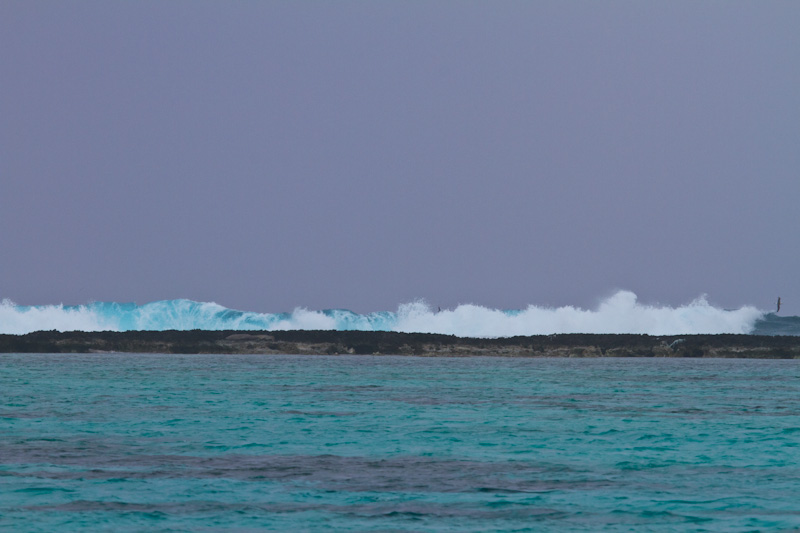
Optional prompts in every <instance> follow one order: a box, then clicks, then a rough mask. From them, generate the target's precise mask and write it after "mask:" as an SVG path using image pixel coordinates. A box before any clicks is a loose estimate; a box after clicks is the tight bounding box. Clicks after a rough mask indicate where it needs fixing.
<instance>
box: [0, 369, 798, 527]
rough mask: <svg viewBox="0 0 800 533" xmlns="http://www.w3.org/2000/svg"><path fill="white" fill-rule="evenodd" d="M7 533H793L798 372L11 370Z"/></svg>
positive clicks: (6, 384) (1, 429)
mask: <svg viewBox="0 0 800 533" xmlns="http://www.w3.org/2000/svg"><path fill="white" fill-rule="evenodd" d="M0 395H1V396H0V397H2V403H1V404H0V496H2V497H0V529H5V528H8V529H12V530H19V531H36V530H41V531H55V530H58V531H68V530H104V529H105V530H111V529H113V530H117V531H125V530H129V531H130V530H143V529H147V530H203V529H206V528H208V529H212V530H218V529H226V528H233V529H239V530H250V529H266V530H269V529H272V530H314V531H317V530H337V531H338V530H360V531H450V530H495V531H522V530H535V531H564V530H598V529H604V530H641V529H647V530H663V531H671V530H676V531H685V530H698V531H704V530H705V531H745V530H753V529H761V530H765V529H792V528H798V527H800V505H798V503H797V502H800V466H798V459H800V449H798V445H799V444H800V362H797V361H773V360H770V361H754V360H676V359H627V360H620V359H580V360H570V359H506V358H466V359H442V358H432V359H426V358H414V357H358V356H351V357H319V356H316V357H312V356H258V355H248V356H233V355H210V356H209V355H190V356H176V355H130V354H110V355H13V354H12V355H0Z"/></svg>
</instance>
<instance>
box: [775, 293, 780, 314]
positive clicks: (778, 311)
mask: <svg viewBox="0 0 800 533" xmlns="http://www.w3.org/2000/svg"><path fill="white" fill-rule="evenodd" d="M775 312H776V313H780V312H781V298H780V296H778V310H777V311H775Z"/></svg>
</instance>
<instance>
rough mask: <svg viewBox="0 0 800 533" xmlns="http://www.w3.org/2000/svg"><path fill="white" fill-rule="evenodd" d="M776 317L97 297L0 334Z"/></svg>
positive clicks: (655, 329)
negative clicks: (229, 304) (276, 309)
mask: <svg viewBox="0 0 800 533" xmlns="http://www.w3.org/2000/svg"><path fill="white" fill-rule="evenodd" d="M774 318H775V317H774V315H767V314H765V313H764V312H763V311H760V310H758V309H756V308H755V307H752V306H744V307H741V308H739V309H734V310H727V309H720V308H718V307H714V306H712V305H711V304H709V303H708V301H707V300H706V298H705V296H701V297H700V298H697V299H695V300H694V301H692V302H690V303H688V304H686V305H683V306H679V307H669V306H658V305H646V304H642V303H639V301H638V299H637V297H636V295H635V294H634V293H632V292H630V291H619V292H617V293H616V294H614V295H612V296H611V297H609V298H607V299H605V300H604V301H602V302H601V303H600V305H599V306H598V307H597V309H595V310H587V309H582V308H579V307H573V306H563V307H555V308H553V307H541V306H536V305H530V306H528V307H527V308H525V309H519V310H500V309H491V308H487V307H483V306H480V305H474V304H462V305H459V306H457V307H455V308H454V309H446V310H433V309H432V308H431V307H430V306H429V305H428V304H426V303H425V302H424V301H422V300H419V301H415V302H410V303H406V304H402V305H400V306H399V307H398V309H397V311H395V312H391V311H380V312H374V313H368V314H359V313H354V312H352V311H348V310H344V309H331V310H324V311H313V310H308V309H304V308H298V309H295V310H294V311H293V312H291V313H256V312H250V311H238V310H234V309H228V308H226V307H223V306H221V305H219V304H216V303H213V302H196V301H192V300H162V301H158V302H150V303H147V304H143V305H137V304H133V303H118V302H93V303H89V304H86V305H78V306H66V305H42V306H20V305H16V304H14V303H12V302H11V301H9V300H4V301H3V302H2V303H0V333H7V334H8V333H10V334H24V333H29V332H32V331H43V330H58V331H73V330H81V331H103V330H112V331H131V330H150V331H163V330H192V329H202V330H241V331H252V330H292V329H297V330H343V331H345V330H360V331H401V332H409V333H413V332H417V333H443V334H448V335H457V336H460V337H485V338H492V337H509V336H514V335H548V334H555V333H642V334H650V335H684V334H687V335H688V334H717V333H753V332H754V330H755V329H756V328H757V325H758V324H765V323H771V322H770V320H771V319H774ZM789 318H790V319H791V318H795V317H789ZM784 320H785V319H784ZM795 322H796V321H795ZM795 322H792V323H791V324H789V325H788V326H785V325H784V326H785V327H784V328H783V330H781V333H782V334H790V335H792V334H800V328H793V324H794V323H795ZM759 327H760V326H759ZM794 329H798V331H796V332H795V331H794Z"/></svg>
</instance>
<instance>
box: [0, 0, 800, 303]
mask: <svg viewBox="0 0 800 533" xmlns="http://www.w3.org/2000/svg"><path fill="white" fill-rule="evenodd" d="M799 201H800V2H797V1H794V0H788V1H785V2H776V1H759V2H750V1H748V2H740V1H713V2H712V1H709V2H698V1H695V0H691V1H669V2H639V1H605V2H594V1H592V2H590V1H574V2H570V1H562V0H559V1H552V2H550V1H538V2H527V1H525V2H523V1H519V2H510V1H507V2H504V1H491V2H469V1H466V2H461V1H459V2H455V1H442V2H365V1H364V2H353V1H344V2H203V1H191V2H190V1H172V2H162V1H151V2H148V1H137V2H106V1H73V2H49V1H48V2H40V1H31V0H20V1H15V0H5V1H3V2H2V3H0V298H2V297H5V298H11V299H12V300H14V301H16V302H17V303H20V304H43V303H60V302H63V303H72V304H74V303H86V302H88V301H92V300H98V301H101V300H102V301H104V300H116V301H136V302H139V303H144V302H147V301H152V300H160V299H170V298H190V299H195V300H204V301H212V300H213V301H216V302H218V303H220V304H223V305H226V306H228V307H234V308H240V309H248V310H255V311H285V310H291V309H292V308H294V307H295V306H298V305H299V306H306V307H309V308H312V309H322V308H334V307H344V308H350V309H353V310H355V311H362V312H363V311H373V310H381V309H390V310H391V309H395V308H396V306H397V304H399V303H402V302H407V301H410V300H412V299H415V298H418V297H423V298H425V299H427V300H428V301H429V302H430V303H431V304H433V305H441V306H442V307H446V306H448V307H449V306H454V305H456V304H458V303H470V302H471V303H478V304H482V305H486V306H491V307H501V308H518V307H524V306H525V305H527V304H529V303H535V304H546V305H565V304H573V305H581V306H587V307H594V306H595V305H596V303H597V301H598V300H599V299H600V298H602V297H604V296H607V295H608V294H610V293H611V292H613V291H614V290H615V289H619V288H624V289H629V290H633V291H634V292H636V293H637V294H638V295H639V297H640V300H642V301H644V302H648V303H656V302H658V303H662V304H679V303H685V302H688V301H690V300H691V299H693V298H694V297H696V296H698V295H700V294H701V293H708V295H709V299H710V301H711V302H712V303H716V304H718V305H722V306H726V307H737V306H739V305H742V304H746V303H748V304H754V305H757V306H759V307H762V308H766V309H769V308H772V307H773V305H774V300H775V299H776V298H777V296H782V297H783V299H784V302H785V308H784V311H785V312H786V313H787V314H799V315H800V239H799V238H798V236H799V235H800V209H799V208H798V202H799Z"/></svg>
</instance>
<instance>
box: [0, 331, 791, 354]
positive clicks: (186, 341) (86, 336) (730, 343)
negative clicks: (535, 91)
mask: <svg viewBox="0 0 800 533" xmlns="http://www.w3.org/2000/svg"><path fill="white" fill-rule="evenodd" d="M93 352H123V353H182V354H192V353H220V354H308V355H334V354H364V355H416V356H434V357H469V356H501V357H744V358H759V359H795V358H800V337H796V336H761V335H671V336H651V335H611V334H564V335H535V336H526V337H508V338H499V339H476V338H465V337H455V336H452V335H437V334H428V333H395V332H383V331H250V332H241V331H205V330H194V331H126V332H110V331H104V332H82V331H72V332H64V333H61V332H57V331H38V332H34V333H28V334H27V335H0V353H93Z"/></svg>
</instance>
